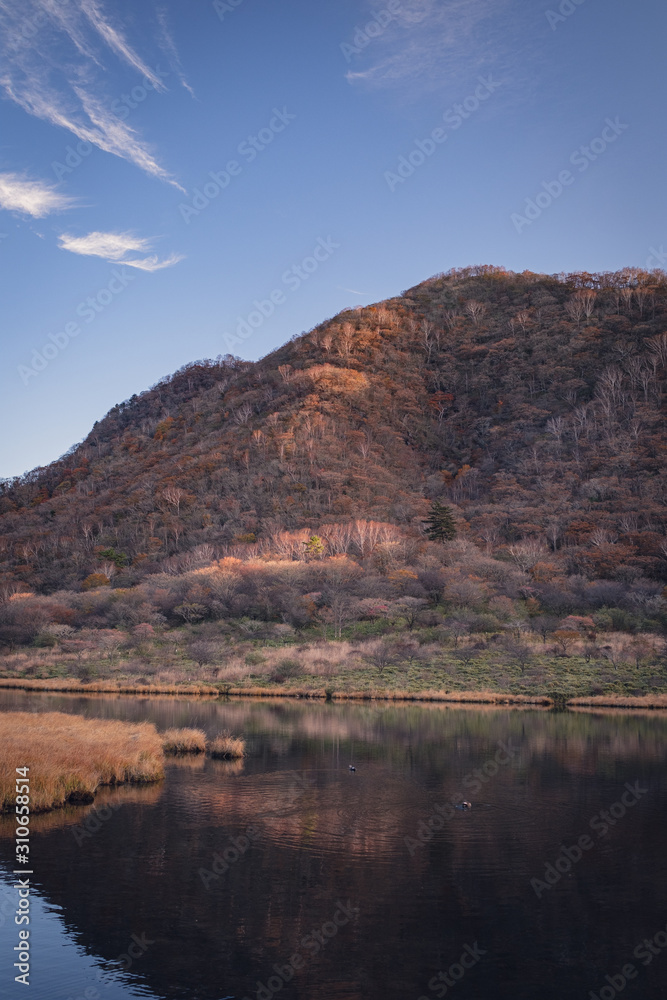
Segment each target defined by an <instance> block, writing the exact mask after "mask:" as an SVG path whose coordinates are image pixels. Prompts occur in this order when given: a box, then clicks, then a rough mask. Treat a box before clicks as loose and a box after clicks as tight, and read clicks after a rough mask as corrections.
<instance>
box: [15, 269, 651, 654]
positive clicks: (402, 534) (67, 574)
mask: <svg viewBox="0 0 667 1000" xmlns="http://www.w3.org/2000/svg"><path fill="white" fill-rule="evenodd" d="M666 376H667V276H666V275H665V274H664V273H663V272H660V271H654V272H650V273H649V272H643V271H639V270H636V269H626V270H624V271H620V272H617V273H614V274H586V273H579V274H570V275H552V276H547V275H539V274H533V273H530V272H524V273H523V274H514V273H511V272H506V271H503V270H502V269H499V268H493V267H477V268H467V269H462V270H457V271H452V272H449V273H448V274H445V275H439V276H436V277H434V278H431V279H429V280H428V281H426V282H424V283H422V284H421V285H418V286H417V287H415V288H412V289H410V290H408V291H406V292H405V293H404V294H403V295H401V296H399V297H397V298H395V299H391V300H388V301H386V302H383V303H380V304H378V305H377V306H372V307H368V308H363V309H358V310H348V311H346V312H344V313H341V314H340V315H338V316H336V317H334V318H333V319H331V320H328V321H326V322H324V323H322V324H321V325H320V326H318V327H316V328H315V329H314V330H312V331H310V332H309V333H307V334H304V335H302V336H300V337H296V338H294V339H293V340H292V341H290V342H289V343H288V344H286V345H285V346H284V347H282V348H280V349H279V350H277V351H275V352H273V353H272V354H270V355H269V356H268V357H266V358H264V359H262V360H261V361H259V362H256V363H250V362H245V361H241V360H240V359H238V358H232V357H230V356H227V357H226V358H219V359H217V360H216V361H200V362H195V363H193V364H192V365H188V366H186V367H185V368H184V369H182V370H181V371H179V372H177V373H176V374H175V375H173V376H171V377H169V378H165V379H163V380H162V381H161V382H160V383H158V384H157V385H156V386H154V387H153V388H152V389H149V390H147V391H146V392H144V393H142V394H141V395H139V396H135V397H133V398H132V399H130V400H128V401H126V402H124V403H121V404H119V405H118V406H116V407H114V408H113V409H112V410H111V411H110V413H109V414H108V415H107V416H106V417H105V418H104V419H103V420H101V421H100V422H99V423H97V424H96V425H95V427H94V428H93V430H92V431H91V433H90V434H89V435H88V437H87V438H86V439H85V441H83V442H82V443H81V444H80V445H77V446H75V447H74V448H72V449H71V451H70V452H69V453H68V454H67V455H65V456H64V457H63V458H62V459H60V460H59V461H57V462H54V463H53V464H52V465H50V466H48V467H46V468H40V469H36V470H34V471H32V472H30V473H28V474H26V475H25V476H23V477H20V478H19V479H15V480H11V481H7V482H4V483H2V484H0V645H2V646H4V647H15V646H16V645H21V644H24V643H30V642H34V641H39V642H42V641H43V642H49V641H51V639H49V638H48V636H51V638H52V639H53V641H56V642H59V643H67V642H76V641H86V638H87V637H88V640H87V641H92V640H90V636H91V635H92V634H93V633H96V634H99V636H100V637H102V636H103V634H104V633H105V632H107V633H108V632H110V631H113V630H116V629H118V628H122V629H124V630H125V631H126V632H127V633H128V635H130V636H131V641H134V642H135V643H136V644H137V645H140V643H141V636H140V635H138V634H136V635H135V634H133V633H132V630H133V629H135V628H136V627H138V626H149V627H151V628H153V629H158V630H159V629H162V628H165V627H167V628H168V627H170V626H174V625H179V624H180V625H188V626H191V625H193V624H197V623H198V622H205V621H207V620H210V619H214V620H219V619H221V618H239V617H243V616H246V617H250V618H252V619H255V620H258V621H262V620H265V621H273V622H279V623H280V622H282V623H285V624H287V625H289V626H290V627H295V628H299V627H303V626H304V625H305V624H307V623H313V622H324V624H327V622H328V624H329V625H330V626H332V627H333V628H334V629H335V630H337V631H338V633H340V629H341V628H342V626H343V624H344V622H345V621H348V620H351V619H354V617H355V616H363V614H364V611H365V609H367V608H368V605H367V604H366V605H364V603H363V602H364V601H366V602H368V601H371V602H372V601H381V602H385V603H386V602H392V601H397V600H403V601H404V600H406V599H412V600H416V601H423V602H425V606H434V605H435V604H438V603H439V602H440V603H442V602H444V603H445V605H446V606H447V607H450V608H451V607H467V608H469V609H472V610H474V611H475V613H484V612H487V611H488V610H489V607H490V602H492V601H494V600H495V599H505V600H508V601H509V602H510V604H511V606H512V608H513V609H514V612H515V613H516V612H517V609H519V608H521V609H522V613H523V614H524V615H532V616H533V617H535V616H539V615H540V614H551V615H557V616H558V617H559V618H560V619H562V618H564V617H565V616H567V615H577V614H578V615H580V616H584V617H585V616H586V615H590V614H592V613H594V612H595V613H598V614H599V613H600V611H601V609H605V612H604V613H605V614H606V615H607V620H606V623H607V626H608V627H623V622H625V625H626V626H627V624H628V622H633V621H634V622H635V623H636V622H637V621H638V620H640V619H641V621H642V622H643V623H644V624H643V626H642V627H644V628H646V627H648V628H650V629H653V630H660V629H662V628H663V627H664V623H665V610H664V608H665V604H664V599H663V589H664V587H665V583H666V582H667V536H666V530H667V528H666V514H667V511H666V506H665V497H666V496H667V490H666V489H665V481H664V470H665V378H666ZM445 508H446V509H447V511H448V512H449V514H450V516H451V521H448V528H447V531H446V532H444V533H443V534H442V538H441V540H439V541H438V540H436V541H433V540H431V539H430V538H429V532H427V530H426V527H425V525H428V523H429V521H428V518H429V512H430V511H433V510H435V509H439V510H442V509H445ZM454 532H455V534H456V538H454V540H451V539H452V537H453V534H454ZM430 534H431V538H433V537H434V536H433V534H432V533H430ZM313 539H316V541H313ZM448 539H450V540H448ZM335 560H339V561H338V563H336V562H335ZM290 563H293V564H294V565H293V570H290V569H289V564H290ZM27 593H31V594H32V595H33V596H31V597H22V596H21V595H22V594H27ZM530 609H532V610H530ZM67 615H69V617H67ZM614 616H616V617H614ZM647 623H648V625H647ZM68 628H69V629H71V633H70V634H66V633H64V632H63V631H62V630H63V629H65V630H67V629H68ZM58 630H60V631H58ZM561 631H563V632H568V631H576V632H577V634H579V635H581V634H585V633H586V630H585V629H584V631H583V632H582V631H581V629H569V628H567V627H564V628H563V629H562V630H561ZM100 641H101V638H100ZM559 641H560V642H561V645H562V646H563V647H564V649H565V650H566V649H567V646H568V639H567V638H566V636H565V635H563V636H561V637H559ZM109 642H110V643H111V644H112V645H113V642H112V640H111V639H109ZM200 652H202V655H205V651H200Z"/></svg>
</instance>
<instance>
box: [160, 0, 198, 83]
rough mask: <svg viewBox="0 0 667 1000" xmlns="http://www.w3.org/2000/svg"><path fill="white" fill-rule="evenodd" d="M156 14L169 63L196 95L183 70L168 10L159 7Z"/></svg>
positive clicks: (180, 79)
mask: <svg viewBox="0 0 667 1000" xmlns="http://www.w3.org/2000/svg"><path fill="white" fill-rule="evenodd" d="M156 16H157V21H158V25H159V27H160V31H159V37H158V41H159V44H160V48H161V49H162V51H163V52H164V54H165V55H166V57H167V58H168V59H169V65H170V66H171V68H172V70H173V71H174V73H176V75H177V76H178V79H179V82H180V84H181V86H182V87H185V89H186V90H187V91H188V93H189V94H191V95H192V97H194V96H195V92H194V90H193V89H192V87H191V86H190V84H189V83H188V81H187V80H186V78H185V73H184V72H183V67H182V65H181V60H180V57H179V55H178V50H177V49H176V45H175V43H174V39H173V37H172V34H171V32H170V30H169V26H168V24H167V12H166V10H164V9H163V8H160V7H159V8H158V9H157V11H156Z"/></svg>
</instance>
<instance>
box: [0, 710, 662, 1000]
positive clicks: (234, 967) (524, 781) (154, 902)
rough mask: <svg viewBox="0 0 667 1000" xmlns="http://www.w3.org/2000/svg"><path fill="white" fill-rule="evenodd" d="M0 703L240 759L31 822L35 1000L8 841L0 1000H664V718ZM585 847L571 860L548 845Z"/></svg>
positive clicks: (192, 766)
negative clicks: (195, 740)
mask: <svg viewBox="0 0 667 1000" xmlns="http://www.w3.org/2000/svg"><path fill="white" fill-rule="evenodd" d="M0 698H1V700H0V708H2V709H5V710H7V709H12V708H14V709H18V708H20V709H22V710H24V709H26V708H28V709H31V710H35V711H39V710H45V709H51V710H53V709H57V710H61V711H68V712H78V713H82V714H84V715H87V716H101V717H107V718H108V717H113V718H123V719H131V720H143V719H148V720H150V721H153V722H155V723H156V724H157V726H158V728H160V729H163V728H166V727H168V726H173V725H178V726H181V725H193V726H198V727H202V728H204V729H206V730H207V731H208V732H209V733H210V734H211V735H213V734H215V733H216V732H217V731H219V730H220V729H222V728H230V729H231V730H232V731H234V732H237V733H243V735H244V736H245V737H246V740H247V747H248V754H249V755H248V757H247V758H246V760H245V761H243V762H242V763H237V764H227V763H225V762H217V761H211V760H206V761H204V760H194V761H180V762H176V763H174V764H171V765H169V767H168V773H167V777H166V780H165V781H164V782H163V783H161V784H159V785H154V786H151V787H147V788H127V789H118V790H115V791H111V790H107V791H104V792H102V793H101V794H100V795H99V796H98V800H97V803H96V806H95V807H76V808H75V807H70V808H68V809H66V810H63V811H60V812H57V813H51V814H49V815H47V816H43V817H38V818H37V821H36V822H35V829H34V832H33V837H32V859H33V869H34V872H35V874H34V876H33V884H34V886H35V888H36V891H37V898H35V899H33V909H32V923H31V931H32V934H31V946H32V949H33V956H34V957H33V965H32V985H31V987H30V989H29V991H27V992H26V990H25V987H23V986H20V985H15V984H14V983H13V975H14V973H13V971H12V969H11V963H12V961H13V960H14V959H13V958H12V957H11V955H12V954H13V952H12V951H11V949H12V947H13V945H14V944H15V943H16V941H15V932H16V930H17V928H15V926H14V924H13V910H14V908H15V904H16V894H15V890H14V889H12V888H7V886H11V875H10V874H9V872H10V871H11V870H12V868H13V855H12V842H11V840H9V839H7V836H6V834H7V832H8V829H7V823H6V821H4V822H3V823H2V824H0V874H2V875H3V883H4V887H3V888H1V889H0V914H1V915H0V923H1V924H2V926H1V927H0V937H1V940H2V945H1V948H0V984H1V985H0V991H2V989H3V988H4V989H5V991H6V995H7V996H12V997H13V996H21V995H28V996H31V997H33V998H38V1000H42V998H49V1000H68V998H72V1000H76V998H82V1000H83V998H85V1000H120V998H122V997H130V996H142V997H160V998H202V1000H222V998H225V997H235V998H239V1000H240V998H243V997H249V998H255V997H259V1000H267V998H269V997H272V996H278V997H279V998H280V1000H294V998H299V1000H343V998H345V1000H351V998H362V997H363V998H370V1000H376V998H377V1000H380V998H382V1000H385V998H397V1000H399V998H400V1000H418V998H420V997H425V998H427V1000H434V998H440V997H443V996H447V997H450V996H452V997H454V998H455V1000H466V998H467V1000H472V998H485V1000H487V998H491V1000H496V998H497V1000H505V998H507V1000H509V998H512V1000H521V998H530V1000H538V998H539V1000H551V998H559V1000H560V998H570V997H581V998H582V1000H587V998H590V995H591V991H593V993H594V995H595V996H600V997H601V998H602V1000H611V998H612V997H613V996H614V995H616V994H617V993H619V992H621V993H623V996H624V997H628V998H633V997H634V998H637V1000H639V998H642V1000H643V998H648V1000H653V998H656V1000H657V998H662V997H666V996H667V986H666V985H665V984H667V933H665V928H666V927H667V895H666V891H665V890H666V889H667V860H666V851H665V847H666V845H667V829H666V824H665V821H666V819H667V781H666V779H665V767H664V764H665V750H666V743H665V736H666V734H667V719H666V718H665V717H664V716H661V715H659V714H658V713H655V714H653V715H651V714H650V713H649V714H646V715H634V716H632V715H623V714H618V715H607V716H603V715H589V714H583V713H582V714H570V713H568V714H554V713H549V712H543V711H529V712H523V711H512V710H491V709H489V710H485V709H482V710H478V709H448V708H442V707H428V706H426V707H416V706H405V707H402V706H370V705H368V706H365V705H349V706H347V705H335V704H315V705H310V704H305V703H304V704H302V703H289V704H288V703H285V702H261V703H260V702H257V701H247V702H239V701H233V702H231V703H219V702H216V703H209V702H204V703H202V702H193V701H190V702H187V701H175V700H174V699H163V700H160V699H151V700H136V699H123V698H119V699H112V698H109V699H105V698H78V697H71V696H55V695H51V696H47V695H44V696H41V695H25V694H22V693H18V692H17V693H14V692H5V693H3V694H2V695H1V696H0ZM1 724H2V721H1V716H0V725H1ZM350 763H354V765H355V766H356V768H357V770H356V771H355V772H351V771H349V770H348V764H350ZM475 769H478V776H477V777H476V776H475V774H474V771H475ZM628 785H629V786H630V788H634V791H633V792H630V791H629V790H628V788H627V787H626V786H628ZM624 795H625V805H623V804H622V801H623V799H622V797H623V796H624ZM450 797H454V798H455V800H456V801H459V800H462V799H467V800H470V801H471V803H472V808H471V809H470V810H454V809H449V808H448V807H446V803H447V802H448V800H449V799H450ZM437 806H440V812H438V810H437V809H436V807H437ZM609 810H611V812H609ZM603 811H605V812H607V813H608V816H607V819H605V818H604V817H603V816H602V812H603ZM429 819H431V820H432V821H433V823H432V825H433V827H436V828H437V829H435V830H433V829H430V830H429V828H428V826H427V824H428V821H429ZM591 824H592V825H591ZM86 825H87V829H86ZM605 826H606V827H607V831H606V833H605V832H604V831H605ZM420 832H421V840H420ZM3 834H4V835H3ZM582 837H588V838H589V839H588V840H583V841H582V842H581V844H582V847H580V848H579V850H580V853H581V857H580V858H579V859H577V851H570V860H568V859H567V858H566V857H565V856H564V855H563V854H562V853H561V848H562V846H563V845H564V846H565V847H566V848H568V849H570V848H572V845H575V844H576V843H577V841H578V840H579V838H582ZM406 838H407V840H406ZM234 845H236V846H234ZM583 845H586V847H585V849H584V847H583ZM215 854H217V855H218V858H219V860H218V874H217V877H216V872H215V870H214V855H215ZM225 859H226V860H225ZM547 863H549V864H551V865H553V866H554V867H553V868H552V869H550V878H551V880H552V882H553V884H551V885H549V884H548V883H547V882H546V881H545V870H546V866H547ZM559 868H560V869H562V871H559ZM531 879H534V880H539V881H536V882H534V884H533V885H531ZM133 935H134V938H133ZM656 935H657V937H656ZM318 936H319V940H318ZM644 939H648V940H649V941H650V942H651V947H652V949H653V952H654V953H652V952H651V951H650V950H648V949H646V948H643V946H641V942H642V941H643V940H644ZM137 942H139V943H137ZM656 942H657V943H656ZM663 942H664V944H663ZM130 946H132V947H133V949H134V952H135V957H133V958H131V962H132V964H131V966H130V967H129V968H128V963H129V960H130V953H128V948H129V947H130ZM637 946H640V950H639V953H638V955H637V954H633V953H634V952H635V949H636V948H637ZM663 948H664V950H663ZM123 955H125V956H126V957H125V958H124V959H123V958H120V957H119V956H123ZM647 959H650V961H648V960H647ZM628 965H631V966H632V967H633V971H634V974H633V975H630V974H629V970H628V969H627V968H626V970H625V974H624V973H623V972H621V971H620V970H621V969H622V967H623V966H628ZM449 970H451V971H449ZM439 973H442V974H443V976H444V977H446V978H441V979H438V974H439ZM605 977H609V978H605ZM626 978H627V984H626V985H625V986H624V987H623V983H622V980H625V979H626ZM600 991H601V992H600Z"/></svg>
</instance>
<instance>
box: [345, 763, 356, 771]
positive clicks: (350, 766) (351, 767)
mask: <svg viewBox="0 0 667 1000" xmlns="http://www.w3.org/2000/svg"><path fill="white" fill-rule="evenodd" d="M347 766H348V768H349V770H350V771H356V770H357V769H356V767H355V766H354V764H348V765H347Z"/></svg>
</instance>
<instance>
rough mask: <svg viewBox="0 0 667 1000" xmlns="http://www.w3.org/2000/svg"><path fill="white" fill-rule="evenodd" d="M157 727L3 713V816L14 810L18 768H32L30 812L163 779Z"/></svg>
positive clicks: (46, 714)
mask: <svg viewBox="0 0 667 1000" xmlns="http://www.w3.org/2000/svg"><path fill="white" fill-rule="evenodd" d="M163 760H164V757H163V753H162V742H161V739H160V737H159V735H158V733H157V730H156V729H155V726H154V725H152V723H148V722H141V723H131V722H120V721H117V720H110V719H84V718H83V717H82V716H79V715H67V714H65V713H64V712H3V713H2V727H1V730H0V812H9V811H11V810H13V809H14V808H15V805H16V803H15V789H16V785H15V782H16V768H17V767H29V768H30V771H29V779H30V811H31V812H41V811H43V810H45V809H54V808H57V807H58V806H63V805H64V804H65V803H66V802H67V801H68V800H69V801H73V802H76V801H79V802H86V801H92V797H93V796H94V795H95V792H96V790H97V789H98V788H99V786H100V785H115V784H122V783H124V782H144V781H157V780H159V779H160V778H163V777H164V770H163V766H162V765H163Z"/></svg>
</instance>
